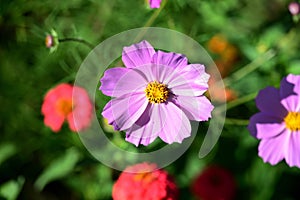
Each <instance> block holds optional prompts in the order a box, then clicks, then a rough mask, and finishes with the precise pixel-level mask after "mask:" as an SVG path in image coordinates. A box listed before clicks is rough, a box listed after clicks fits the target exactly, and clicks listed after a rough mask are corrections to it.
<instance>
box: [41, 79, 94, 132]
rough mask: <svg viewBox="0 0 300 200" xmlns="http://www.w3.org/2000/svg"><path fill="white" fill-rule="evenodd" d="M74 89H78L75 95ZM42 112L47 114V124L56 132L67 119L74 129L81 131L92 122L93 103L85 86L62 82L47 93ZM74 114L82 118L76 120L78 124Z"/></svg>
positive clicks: (45, 120) (45, 119) (45, 121)
mask: <svg viewBox="0 0 300 200" xmlns="http://www.w3.org/2000/svg"><path fill="white" fill-rule="evenodd" d="M73 90H74V91H76V92H75V93H74V97H73V96H72V95H73ZM72 97H73V98H74V99H73V101H72ZM42 114H43V115H44V116H45V118H44V123H45V125H46V126H48V127H50V128H51V129H52V131H54V132H58V131H59V130H60V129H61V127H62V125H63V122H64V121H65V120H66V121H67V122H68V124H69V127H70V129H71V130H72V131H80V130H82V129H84V128H86V127H88V126H89V124H90V121H91V117H92V115H91V114H92V104H91V101H90V99H89V96H88V94H87V92H86V91H85V90H84V89H83V88H80V87H77V86H72V85H70V84H66V83H62V84H60V85H58V86H56V87H55V88H53V89H51V90H50V91H48V93H47V94H46V96H45V98H44V102H43V105H42ZM74 115H76V117H80V120H76V125H75V122H74Z"/></svg>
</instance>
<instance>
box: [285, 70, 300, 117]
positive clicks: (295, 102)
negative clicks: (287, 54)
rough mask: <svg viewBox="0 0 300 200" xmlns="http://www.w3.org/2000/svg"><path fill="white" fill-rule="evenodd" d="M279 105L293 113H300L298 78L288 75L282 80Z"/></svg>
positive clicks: (299, 84) (299, 78) (297, 76)
mask: <svg viewBox="0 0 300 200" xmlns="http://www.w3.org/2000/svg"><path fill="white" fill-rule="evenodd" d="M280 97H281V99H282V101H281V103H282V104H283V105H284V107H285V108H286V109H287V110H289V111H293V112H300V103H299V102H300V76H299V75H293V74H290V75H288V76H287V77H285V78H283V79H282V81H281V85H280Z"/></svg>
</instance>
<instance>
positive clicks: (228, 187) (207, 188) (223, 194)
mask: <svg viewBox="0 0 300 200" xmlns="http://www.w3.org/2000/svg"><path fill="white" fill-rule="evenodd" d="M192 191H193V193H194V194H195V195H196V196H197V197H198V199H201V200H231V199H234V196H235V192H236V184H235V180H234V177H233V176H232V174H231V173H230V172H229V171H227V170H226V169H224V168H222V167H219V166H210V167H208V168H206V169H204V170H203V171H202V172H201V174H200V175H199V176H198V177H197V178H196V180H195V181H194V182H193V184H192Z"/></svg>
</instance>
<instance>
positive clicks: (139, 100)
mask: <svg viewBox="0 0 300 200" xmlns="http://www.w3.org/2000/svg"><path fill="white" fill-rule="evenodd" d="M147 105H148V100H147V99H146V98H145V94H144V93H133V94H128V95H123V96H121V97H117V98H115V99H112V100H111V101H109V102H108V103H107V104H106V106H105V107H104V109H103V112H102V115H103V117H105V118H106V119H107V121H108V123H109V124H113V125H114V127H115V128H116V127H118V129H119V130H125V129H128V128H130V127H131V126H132V125H133V124H134V123H135V122H136V121H137V120H138V119H139V118H140V116H141V115H142V114H143V112H144V111H145V109H146V107H147Z"/></svg>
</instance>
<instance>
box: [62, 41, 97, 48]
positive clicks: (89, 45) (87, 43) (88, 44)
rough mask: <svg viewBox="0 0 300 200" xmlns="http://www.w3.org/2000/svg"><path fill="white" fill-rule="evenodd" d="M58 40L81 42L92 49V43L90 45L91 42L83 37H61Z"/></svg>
mask: <svg viewBox="0 0 300 200" xmlns="http://www.w3.org/2000/svg"><path fill="white" fill-rule="evenodd" d="M58 41H59V42H79V43H81V44H84V45H86V46H87V47H89V48H90V49H94V45H92V44H91V43H89V42H87V41H85V40H83V39H79V38H63V39H59V40H58Z"/></svg>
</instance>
